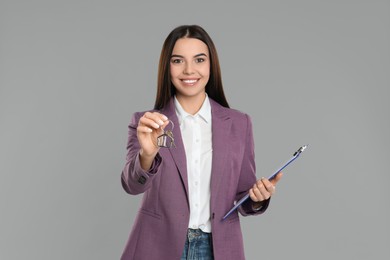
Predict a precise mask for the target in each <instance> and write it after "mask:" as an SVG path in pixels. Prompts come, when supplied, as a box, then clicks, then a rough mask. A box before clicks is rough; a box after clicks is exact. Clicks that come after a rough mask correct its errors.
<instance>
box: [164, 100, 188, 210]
mask: <svg viewBox="0 0 390 260" xmlns="http://www.w3.org/2000/svg"><path fill="white" fill-rule="evenodd" d="M161 113H162V114H164V115H165V116H167V117H168V119H169V120H171V121H172V122H173V124H174V128H173V130H172V133H173V137H174V139H175V140H174V141H175V146H176V147H171V148H169V152H170V154H171V156H172V159H173V161H174V162H175V164H176V167H177V169H178V171H179V174H180V177H181V179H182V182H183V186H184V188H185V192H186V195H187V201H189V197H188V177H187V159H186V153H185V150H184V144H183V139H182V136H181V131H180V125H179V120H178V118H177V115H176V110H175V104H174V102H173V98H171V100H170V102H169V104H168V105H167V106H166V107H165V108H164V109H163V110H161ZM168 127H171V126H170V125H168V126H167V129H168ZM161 149H167V148H161ZM188 205H189V204H188Z"/></svg>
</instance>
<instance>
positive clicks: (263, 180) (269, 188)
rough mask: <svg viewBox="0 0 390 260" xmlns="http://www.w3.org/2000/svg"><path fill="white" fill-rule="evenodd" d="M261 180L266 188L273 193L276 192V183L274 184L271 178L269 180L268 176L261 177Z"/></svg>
mask: <svg viewBox="0 0 390 260" xmlns="http://www.w3.org/2000/svg"><path fill="white" fill-rule="evenodd" d="M261 181H262V183H263V185H264V187H265V189H266V190H267V191H268V192H269V193H271V195H272V194H273V193H274V192H275V185H273V184H272V182H270V181H269V180H267V179H266V178H261Z"/></svg>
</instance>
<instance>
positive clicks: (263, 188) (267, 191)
mask: <svg viewBox="0 0 390 260" xmlns="http://www.w3.org/2000/svg"><path fill="white" fill-rule="evenodd" d="M280 178H282V173H281V172H279V173H278V174H277V175H276V176H275V178H273V179H272V180H270V181H269V180H268V179H266V178H261V179H260V180H257V181H256V183H255V184H254V185H253V187H252V188H251V189H250V190H249V196H250V198H251V200H252V201H254V202H262V201H264V200H267V199H269V198H270V197H271V196H272V195H273V194H274V193H275V189H276V188H275V185H276V183H277V182H278V181H279V180H280Z"/></svg>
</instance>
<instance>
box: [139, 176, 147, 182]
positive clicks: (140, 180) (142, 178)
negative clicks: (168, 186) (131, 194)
mask: <svg viewBox="0 0 390 260" xmlns="http://www.w3.org/2000/svg"><path fill="white" fill-rule="evenodd" d="M145 182H146V178H145V176H141V177H139V178H138V183H140V184H145Z"/></svg>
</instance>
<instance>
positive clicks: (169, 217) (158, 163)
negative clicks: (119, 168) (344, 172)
mask: <svg viewBox="0 0 390 260" xmlns="http://www.w3.org/2000/svg"><path fill="white" fill-rule="evenodd" d="M210 103H211V114H212V142H213V145H212V146H213V157H212V173H211V202H210V204H211V206H210V207H211V226H212V239H213V250H214V258H215V259H216V260H219V259H221V260H229V259H231V260H240V259H245V256H244V246H243V239H242V233H241V226H240V219H239V216H238V213H237V212H234V213H233V214H231V215H230V216H229V217H228V218H227V219H226V220H225V221H223V222H222V217H223V216H224V215H225V214H226V212H227V211H228V210H229V209H230V208H231V207H232V206H233V203H234V201H236V200H238V199H240V198H241V197H242V196H244V195H245V193H246V192H247V191H248V190H249V189H250V188H251V187H252V186H253V184H254V183H255V182H256V176H255V171H256V169H255V160H254V141H253V133H252V123H251V120H250V118H249V117H248V115H246V114H243V113H241V112H239V111H236V110H233V109H229V108H225V107H223V106H221V105H219V104H218V103H217V102H215V101H213V100H212V99H210ZM160 112H161V113H163V114H164V115H166V116H167V117H168V118H169V119H170V120H172V122H173V123H174V125H175V126H176V127H175V128H174V129H173V135H174V137H175V144H176V147H172V148H169V149H167V148H161V149H160V151H159V153H158V155H157V156H156V158H155V160H154V162H153V164H152V167H151V169H150V170H149V171H144V170H142V168H141V167H140V162H139V155H138V152H139V149H140V145H139V143H138V139H137V129H136V128H137V125H138V121H139V119H140V117H141V116H142V115H143V114H144V113H135V114H134V115H133V118H132V120H131V123H130V125H129V138H128V144H127V149H128V153H127V158H126V165H125V167H124V170H123V172H122V186H123V188H124V190H125V191H126V192H127V193H129V194H134V195H135V194H139V193H144V194H143V199H142V203H141V207H140V209H139V210H138V214H137V217H136V220H135V223H134V225H133V228H132V230H131V233H130V237H129V239H128V242H127V244H126V247H125V249H124V251H123V254H122V257H121V259H123V260H125V259H126V260H130V259H131V260H154V259H163V260H170V259H180V257H181V254H182V252H183V249H184V243H185V240H186V235H187V229H188V223H189V214H190V212H189V203H188V181H187V166H186V157H185V156H186V155H185V151H184V145H183V142H182V138H181V133H180V127H179V122H178V118H177V116H176V112H175V105H174V102H173V99H171V101H170V103H169V104H168V105H167V107H166V108H164V109H163V110H161V111H160ZM268 204H269V200H268V201H266V203H265V205H264V206H263V207H262V209H261V210H260V211H257V212H255V211H254V210H253V209H252V204H251V201H250V200H248V202H247V203H244V204H243V206H242V207H241V208H240V209H239V211H240V213H241V214H242V215H244V216H245V215H255V214H260V213H263V212H264V211H265V210H266V208H267V207H268Z"/></svg>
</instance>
